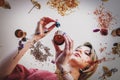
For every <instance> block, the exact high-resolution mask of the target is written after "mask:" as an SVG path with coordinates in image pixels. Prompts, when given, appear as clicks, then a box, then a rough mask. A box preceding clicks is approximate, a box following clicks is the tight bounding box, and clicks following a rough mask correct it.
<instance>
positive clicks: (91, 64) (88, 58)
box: [53, 32, 97, 80]
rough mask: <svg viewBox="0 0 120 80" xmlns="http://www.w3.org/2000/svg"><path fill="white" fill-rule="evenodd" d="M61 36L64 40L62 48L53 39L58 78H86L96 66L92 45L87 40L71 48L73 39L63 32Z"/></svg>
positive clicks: (63, 79) (72, 79)
mask: <svg viewBox="0 0 120 80" xmlns="http://www.w3.org/2000/svg"><path fill="white" fill-rule="evenodd" d="M55 35H57V32H56V33H55ZM62 36H63V37H64V40H65V47H64V49H63V50H61V49H60V46H59V45H57V44H56V43H55V41H54V40H53V44H54V47H55V50H56V60H55V62H56V65H57V70H56V74H58V78H59V80H86V79H87V78H88V77H90V76H91V75H92V74H93V73H94V72H95V70H96V68H97V64H96V63H95V62H96V61H97V55H96V53H95V51H94V49H93V47H92V45H91V44H90V43H89V42H87V43H85V44H83V45H81V46H78V47H77V48H76V49H75V50H73V40H72V39H71V38H70V37H69V36H68V35H67V34H65V33H64V34H63V35H62Z"/></svg>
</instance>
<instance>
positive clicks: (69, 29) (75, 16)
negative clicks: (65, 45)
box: [0, 0, 120, 80]
mask: <svg viewBox="0 0 120 80" xmlns="http://www.w3.org/2000/svg"><path fill="white" fill-rule="evenodd" d="M8 2H9V3H10V5H11V9H10V10H9V9H3V8H0V66H1V65H2V62H3V61H5V60H6V59H7V58H8V57H9V56H10V55H12V54H13V53H12V52H13V51H14V50H16V49H17V47H18V41H19V39H17V38H16V37H15V35H14V32H15V30H16V29H22V30H24V31H26V32H27V37H29V38H30V37H31V36H32V35H33V33H34V31H35V28H36V26H37V22H38V21H39V20H40V19H41V18H42V17H44V16H47V17H51V18H53V19H58V21H59V22H60V24H61V27H60V29H61V30H62V31H64V32H66V33H67V34H68V35H70V37H71V38H72V39H73V40H74V48H76V47H77V46H78V45H82V44H83V43H84V42H91V43H92V44H93V47H94V48H95V50H96V52H97V55H98V57H99V59H100V58H102V57H116V60H114V61H109V62H103V63H101V64H99V67H98V68H97V71H96V73H95V74H94V75H93V76H92V77H91V78H90V80H97V79H98V77H99V75H101V74H102V66H107V67H108V68H114V67H116V68H118V72H116V74H114V75H113V76H112V77H110V78H108V80H119V76H120V67H119V65H120V62H119V60H120V58H119V57H118V56H117V55H116V56H114V55H112V54H111V55H107V54H106V53H107V52H111V48H112V46H113V43H114V42H119V41H120V38H119V37H112V36H111V30H109V34H108V35H107V36H101V35H100V33H99V32H98V33H93V29H96V28H98V27H97V25H98V23H97V21H96V18H95V15H93V11H94V10H95V9H96V8H97V7H98V6H99V5H100V4H101V1H100V0H80V5H79V7H78V8H77V9H76V10H75V12H73V13H71V14H69V15H67V16H61V15H60V14H58V13H57V11H56V10H55V9H51V8H50V7H49V6H48V5H46V3H47V0H38V2H40V4H41V9H40V10H38V9H36V8H34V9H33V10H32V11H31V13H30V14H28V11H29V10H30V9H31V8H32V7H33V5H32V3H31V2H30V0H8ZM119 3H120V0H109V1H108V2H105V3H104V6H105V8H106V9H108V10H109V11H111V12H112V14H113V15H114V16H116V17H117V18H116V21H117V24H115V25H113V26H111V27H112V29H114V28H117V27H120V23H119V22H120V21H119V19H120V14H119V13H120V4H119ZM56 30H57V28H56V29H54V30H53V31H52V32H51V33H50V34H49V35H48V36H46V37H45V38H44V39H42V40H41V42H42V43H43V44H44V45H46V46H48V47H50V48H51V50H50V51H51V53H52V54H53V55H54V54H55V52H54V48H53V45H52V42H51V40H52V38H53V34H54V32H55V31H56ZM100 43H101V44H102V45H103V46H107V49H106V50H105V51H104V52H103V53H100V51H99V49H100V47H101V46H100ZM105 43H107V45H106V44H105ZM52 59H54V57H51V60H52ZM19 63H20V64H23V65H24V66H26V67H27V68H39V69H44V70H49V71H52V72H54V70H55V65H54V64H52V63H51V62H50V61H47V62H39V61H36V60H35V59H34V58H33V56H32V55H30V53H29V51H28V52H27V53H26V54H25V55H24V56H23V57H22V59H21V60H20V61H19Z"/></svg>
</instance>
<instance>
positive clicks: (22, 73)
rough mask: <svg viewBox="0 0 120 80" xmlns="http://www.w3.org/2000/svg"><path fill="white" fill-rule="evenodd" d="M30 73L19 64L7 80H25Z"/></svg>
mask: <svg viewBox="0 0 120 80" xmlns="http://www.w3.org/2000/svg"><path fill="white" fill-rule="evenodd" d="M29 75H30V72H29V70H28V69H27V68H25V67H24V66H23V65H20V64H17V66H16V67H15V69H14V70H13V72H12V73H11V74H10V75H9V76H8V77H7V78H6V79H5V80H25V79H26V78H27V77H28V76H29Z"/></svg>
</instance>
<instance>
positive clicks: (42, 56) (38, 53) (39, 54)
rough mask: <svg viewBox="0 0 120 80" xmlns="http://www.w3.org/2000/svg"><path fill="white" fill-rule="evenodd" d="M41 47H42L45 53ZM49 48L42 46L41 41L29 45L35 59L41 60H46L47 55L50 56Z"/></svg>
mask: <svg viewBox="0 0 120 80" xmlns="http://www.w3.org/2000/svg"><path fill="white" fill-rule="evenodd" d="M41 49H43V50H44V52H45V53H44V52H43V51H42V50H41ZM49 50H50V48H48V47H46V46H44V45H43V44H42V43H41V42H37V44H36V46H34V45H33V46H32V47H31V54H32V55H33V56H34V57H35V59H36V60H38V61H40V62H43V61H47V58H48V56H52V55H51V53H50V52H49Z"/></svg>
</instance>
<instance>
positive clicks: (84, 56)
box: [81, 55, 91, 61]
mask: <svg viewBox="0 0 120 80" xmlns="http://www.w3.org/2000/svg"><path fill="white" fill-rule="evenodd" d="M81 58H82V60H84V61H90V60H91V58H90V57H89V56H87V55H81Z"/></svg>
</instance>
